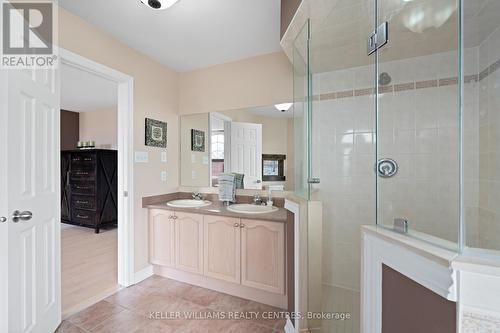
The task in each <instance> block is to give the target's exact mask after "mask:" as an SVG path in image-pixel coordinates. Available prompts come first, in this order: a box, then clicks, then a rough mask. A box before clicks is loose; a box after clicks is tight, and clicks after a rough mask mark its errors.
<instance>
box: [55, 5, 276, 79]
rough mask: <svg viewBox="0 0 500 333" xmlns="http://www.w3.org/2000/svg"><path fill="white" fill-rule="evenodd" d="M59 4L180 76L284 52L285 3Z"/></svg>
mask: <svg viewBox="0 0 500 333" xmlns="http://www.w3.org/2000/svg"><path fill="white" fill-rule="evenodd" d="M59 4H60V5H61V6H62V7H64V8H65V9H67V10H69V11H71V12H72V13H74V14H76V15H78V16H80V17H81V18H83V19H84V20H86V21H88V22H90V23H91V24H92V25H95V26H97V27H99V28H101V29H103V30H105V31H106V32H108V33H109V34H111V35H112V36H114V37H115V38H117V39H118V40H120V41H122V42H123V43H125V44H127V45H129V46H130V47H132V48H134V49H136V50H138V51H140V52H142V53H145V54H147V55H149V56H150V57H152V58H154V59H156V60H157V61H159V62H160V63H162V64H164V65H165V66H167V67H169V68H171V69H173V70H175V71H179V72H184V71H190V70H194V69H199V68H204V67H209V66H213V65H216V64H222V63H226V62H230V61H236V60H239V59H243V58H249V57H253V56H256V55H260V54H266V53H272V52H277V51H278V50H280V49H281V47H280V44H279V40H280V35H279V34H280V0H251V1H249V0H181V1H180V2H178V3H177V4H175V5H174V6H172V7H170V8H168V9H166V10H160V11H155V10H152V9H150V8H149V7H148V6H146V5H144V4H142V3H141V2H140V1H139V0H106V1H103V0H85V1H82V0H59Z"/></svg>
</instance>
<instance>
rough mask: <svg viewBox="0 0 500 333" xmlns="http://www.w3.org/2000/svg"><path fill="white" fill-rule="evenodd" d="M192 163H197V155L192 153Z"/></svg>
mask: <svg viewBox="0 0 500 333" xmlns="http://www.w3.org/2000/svg"><path fill="white" fill-rule="evenodd" d="M191 163H196V155H195V154H191Z"/></svg>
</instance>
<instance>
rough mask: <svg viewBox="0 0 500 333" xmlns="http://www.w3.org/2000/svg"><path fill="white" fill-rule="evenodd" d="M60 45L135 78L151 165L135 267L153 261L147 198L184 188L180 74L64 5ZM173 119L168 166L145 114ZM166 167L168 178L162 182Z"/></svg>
mask: <svg viewBox="0 0 500 333" xmlns="http://www.w3.org/2000/svg"><path fill="white" fill-rule="evenodd" d="M59 43H60V45H61V46H62V47H64V48H65V49H68V50H70V51H72V52H74V53H77V54H79V55H81V56H84V57H86V58H89V59H91V60H94V61H96V62H99V63H101V64H103V65H106V66H108V67H111V68H114V69H116V70H118V71H121V72H123V73H126V74H128V75H131V76H132V77H134V123H135V124H134V149H135V150H140V151H147V152H149V163H143V164H135V165H134V189H135V191H134V199H135V201H134V209H135V213H134V222H135V244H134V246H135V270H136V271H140V270H141V269H143V268H145V267H146V266H147V265H148V225H147V211H146V210H145V209H142V208H141V207H142V204H141V199H142V197H143V196H148V195H156V194H162V193H168V192H171V191H175V190H177V188H178V186H179V176H178V175H179V169H178V168H179V164H178V160H179V133H178V128H179V125H178V115H177V110H178V74H177V73H175V72H173V71H171V70H169V69H168V68H166V67H164V66H162V65H160V64H159V63H157V62H155V61H153V60H152V59H150V58H148V57H147V56H145V55H143V54H141V53H139V52H138V51H136V50H133V49H131V48H129V47H128V46H126V45H124V44H122V43H120V42H119V41H117V40H116V39H114V38H112V37H111V36H109V35H108V34H106V33H104V32H103V31H101V30H98V29H96V28H95V27H93V26H91V25H90V24H88V23H87V22H85V21H84V20H82V19H81V18H79V17H77V16H75V15H73V14H71V13H69V12H68V11H66V10H64V9H62V8H60V9H59ZM145 117H149V118H154V119H158V120H162V121H166V122H167V123H168V149H167V153H168V164H167V165H165V164H162V163H161V162H160V161H161V160H160V152H161V151H162V150H161V149H156V148H150V147H145V145H144V118H145ZM162 170H166V171H167V173H168V179H167V182H166V183H165V182H161V181H160V173H161V171H162Z"/></svg>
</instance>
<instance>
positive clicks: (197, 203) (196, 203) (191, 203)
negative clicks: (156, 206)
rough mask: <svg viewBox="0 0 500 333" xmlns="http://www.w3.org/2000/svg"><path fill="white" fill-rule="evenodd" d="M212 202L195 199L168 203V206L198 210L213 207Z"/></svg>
mask: <svg viewBox="0 0 500 333" xmlns="http://www.w3.org/2000/svg"><path fill="white" fill-rule="evenodd" d="M211 204H212V202H211V201H208V200H193V199H179V200H172V201H169V202H167V206H170V207H177V208H198V207H205V206H209V205H211Z"/></svg>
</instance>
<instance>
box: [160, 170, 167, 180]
mask: <svg viewBox="0 0 500 333" xmlns="http://www.w3.org/2000/svg"><path fill="white" fill-rule="evenodd" d="M160 178H161V181H162V182H166V181H167V172H166V171H162V172H161V175H160Z"/></svg>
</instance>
